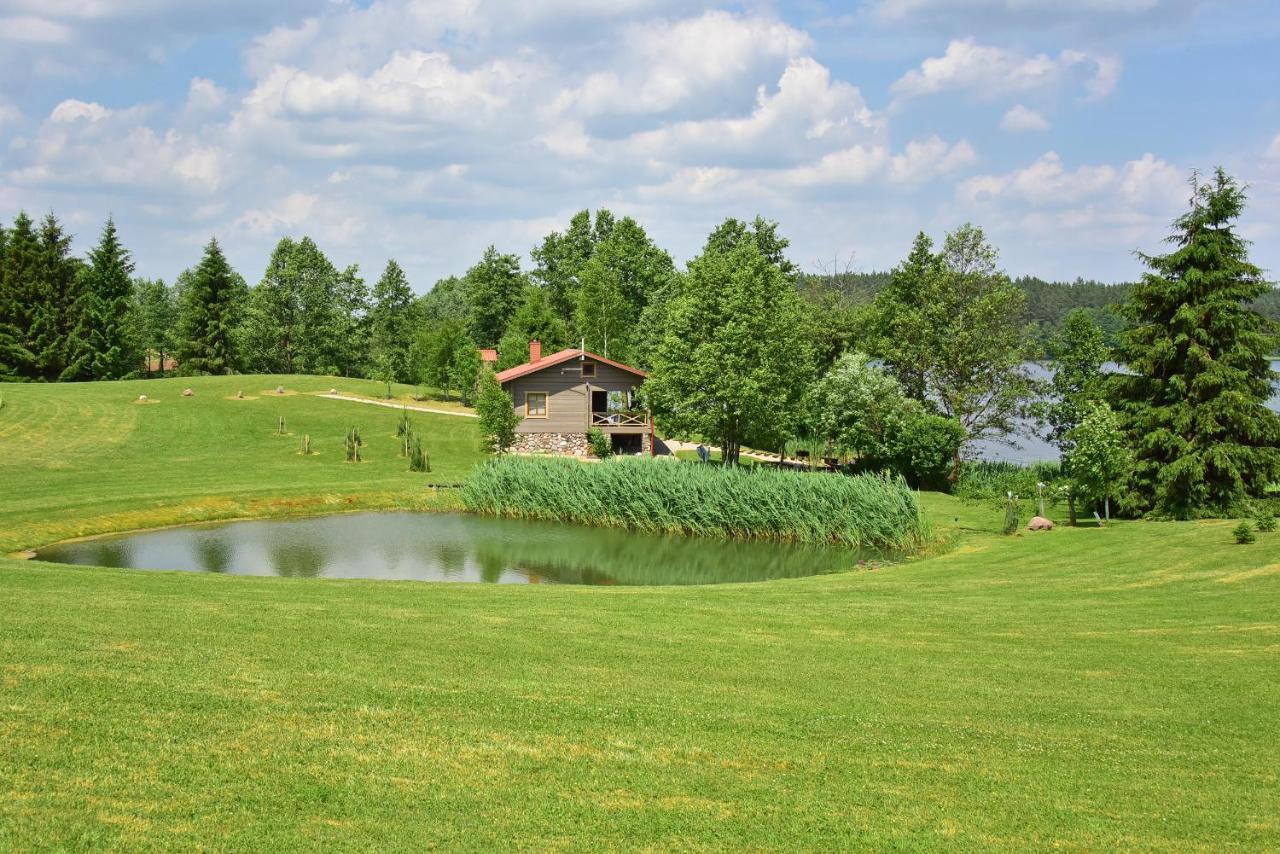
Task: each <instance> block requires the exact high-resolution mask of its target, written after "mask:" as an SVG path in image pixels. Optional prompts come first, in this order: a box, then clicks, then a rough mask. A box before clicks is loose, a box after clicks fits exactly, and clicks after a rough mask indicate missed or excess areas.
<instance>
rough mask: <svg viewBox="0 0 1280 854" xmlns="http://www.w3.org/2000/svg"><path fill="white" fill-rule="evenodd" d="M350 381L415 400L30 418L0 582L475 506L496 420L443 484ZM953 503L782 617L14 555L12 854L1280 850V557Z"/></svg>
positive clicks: (110, 409)
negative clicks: (240, 525)
mask: <svg viewBox="0 0 1280 854" xmlns="http://www.w3.org/2000/svg"><path fill="white" fill-rule="evenodd" d="M278 383H283V384H284V385H285V386H286V388H288V389H290V390H293V391H297V392H299V393H298V394H294V395H290V396H286V397H283V398H273V397H270V396H262V395H261V391H262V390H264V389H273V388H274V387H275V386H276V385H277V384H278ZM186 385H190V386H191V387H192V388H194V389H195V391H196V396H195V397H194V398H190V399H183V398H181V397H180V395H179V392H180V391H181V389H182V388H183V387H184V386H186ZM332 386H336V387H337V388H338V389H339V390H340V391H350V392H354V393H360V394H366V395H377V394H378V393H379V390H378V388H377V387H376V386H377V384H376V383H366V382H362V381H348V380H334V379H331V378H302V377H286V378H274V377H270V378H264V377H251V378H243V377H241V378H230V379H199V380H174V381H168V380H166V381H155V382H150V383H115V384H101V385H67V386H30V387H22V386H0V395H3V399H4V402H5V406H4V408H3V409H0V551H12V550H16V549H21V548H26V547H29V546H32V545H37V544H39V543H42V542H47V541H49V540H51V539H56V538H58V537H65V536H73V535H75V534H77V533H83V532H87V531H89V530H101V529H105V528H114V529H119V528H124V527H138V526H140V525H144V524H163V523H170V522H176V521H182V520H186V519H196V518H217V517H220V516H230V515H244V514H249V513H253V514H266V515H271V514H276V513H288V512H310V511H314V510H316V509H330V508H332V509H344V508H347V507H356V506H359V507H364V506H410V507H416V506H422V507H429V506H434V505H437V504H447V503H448V502H449V500H450V499H449V498H448V491H447V490H446V491H441V493H440V495H438V496H435V495H432V494H431V493H430V491H429V490H426V489H424V486H423V484H424V483H425V482H426V481H427V480H431V479H437V480H445V479H448V480H453V479H458V478H461V477H463V476H465V474H466V472H467V471H468V470H469V469H470V467H471V466H472V465H474V463H475V462H476V460H477V459H478V455H477V453H476V452H475V450H474V448H475V446H476V442H475V430H476V426H475V423H474V420H473V419H466V418H457V417H453V416H444V415H440V416H428V415H420V416H415V418H414V420H415V423H417V424H419V425H420V429H421V430H422V432H423V433H424V435H425V436H426V437H427V445H428V449H429V450H430V452H431V454H432V461H433V463H434V465H435V472H433V473H432V474H430V475H410V474H408V473H406V472H404V471H403V469H404V468H405V466H404V465H403V461H401V460H399V459H397V458H396V457H395V449H396V443H395V439H394V437H393V432H394V425H395V421H396V419H397V418H398V413H397V412H396V411H394V410H391V409H384V408H382V407H370V406H363V405H361V404H357V403H344V402H340V401H330V400H322V399H317V398H315V397H313V396H309V395H307V394H305V393H303V392H306V391H318V390H327V389H328V388H330V387H332ZM240 388H243V390H244V391H245V394H246V395H251V394H252V395H254V396H258V399H257V400H253V401H232V400H227V399H225V398H227V397H228V396H234V395H235V392H236V390H237V389H240ZM401 391H404V390H401ZM143 392H145V393H146V394H148V395H149V396H151V397H153V398H155V399H158V400H159V401H160V402H159V403H156V404H147V405H143V404H137V403H134V402H132V401H133V400H134V399H135V398H136V397H137V396H138V394H140V393H143ZM278 415H284V416H285V417H286V419H287V423H288V427H289V429H290V430H291V431H292V432H294V433H295V434H301V433H303V432H308V433H310V435H311V436H312V439H313V442H314V444H315V446H316V449H317V450H318V451H319V453H318V454H317V455H316V456H315V457H309V458H304V457H301V456H298V455H296V451H297V444H298V436H297V435H295V436H294V437H291V438H280V439H277V438H275V437H274V436H273V435H272V434H273V432H274V430H275V423H276V417H277V416H278ZM352 423H354V424H358V425H359V426H360V427H361V430H362V432H363V433H364V435H365V437H366V440H367V441H368V443H369V444H368V446H367V449H366V451H367V457H368V458H369V462H367V463H364V464H361V465H358V466H357V465H348V464H345V463H342V462H341V437H342V434H343V431H344V430H345V428H346V426H348V425H349V424H352ZM923 501H924V504H925V506H926V507H927V508H928V510H929V512H930V514H931V518H932V519H933V521H934V524H935V526H936V527H937V528H939V529H940V530H941V531H943V532H944V533H946V534H948V535H949V536H950V537H952V545H951V547H950V548H949V549H947V550H945V551H943V552H942V553H940V554H939V555H937V556H934V557H930V558H927V559H922V560H917V561H913V562H910V563H907V564H903V565H899V566H896V567H890V568H886V569H881V570H876V571H870V572H856V573H849V574H843V575H827V576H818V577H814V578H809V579H803V580H793V581H779V582H769V583H763V584H754V585H725V586H712V587H693V588H603V587H559V588H557V587H553V586H528V587H514V586H497V585H493V586H489V585H455V584H428V583H399V582H367V581H334V580H323V579H312V580H307V579H284V578H249V577H231V576H218V575H193V574H185V573H154V572H134V571H124V570H103V569H92V568H82V567H63V566H51V565H42V564H37V563H31V562H26V561H20V560H15V559H7V558H0V848H7V849H15V850H29V849H33V848H60V849H67V848H76V849H78V848H108V847H110V848H121V849H139V848H162V847H163V848H175V847H179V846H181V847H204V848H217V849H229V850H272V849H283V848H290V849H292V848H299V847H302V848H320V847H343V848H357V847H358V848H413V849H420V848H424V847H427V846H432V845H435V846H449V847H462V848H475V849H483V848H493V847H499V846H500V847H504V848H507V847H515V846H516V845H517V844H518V845H521V846H523V847H532V848H540V849H541V848H572V849H599V848H622V847H626V848H634V847H646V846H647V847H654V848H664V849H665V848H727V849H735V850H736V849H743V848H773V849H806V848H807V849H818V848H820V849H849V848H857V847H864V848H865V847H881V848H887V847H897V848H910V849H917V848H944V847H953V846H957V845H958V846H960V847H962V848H998V849H1026V848H1028V847H1036V848H1040V847H1050V846H1061V847H1065V848H1088V849H1094V850H1109V849H1115V848H1140V849H1158V850H1186V849H1194V848H1201V849H1221V848H1230V847H1236V848H1241V849H1248V850H1262V849H1275V848H1277V847H1280V819H1278V818H1277V816H1278V815H1280V779H1278V777H1277V769H1278V768H1280V738H1277V735H1276V732H1277V722H1276V720H1277V719H1276V709H1277V708H1278V707H1280V533H1277V534H1270V535H1267V534H1264V535H1261V536H1260V538H1259V541H1258V542H1257V543H1256V544H1255V545H1251V546H1236V545H1233V544H1232V538H1231V533H1230V531H1231V528H1232V527H1233V523H1231V522H1226V521H1223V522H1200V523H1161V524H1144V523H1125V524H1116V525H1114V526H1112V527H1109V528H1106V529H1075V530H1068V529H1059V530H1057V531H1054V532H1052V533H1049V534H1042V535H1029V534H1024V535H1019V536H1014V537H1001V536H999V535H997V534H996V533H995V529H996V527H997V526H998V525H999V523H1000V521H1001V517H1000V514H999V512H998V511H996V510H994V509H993V508H991V507H990V506H983V505H973V504H965V503H962V502H958V501H955V500H953V499H950V498H947V497H944V496H938V495H929V494H926V495H925V496H923Z"/></svg>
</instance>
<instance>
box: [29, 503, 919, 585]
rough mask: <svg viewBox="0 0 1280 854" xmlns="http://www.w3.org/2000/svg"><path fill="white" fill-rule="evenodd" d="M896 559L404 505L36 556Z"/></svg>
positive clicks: (772, 576)
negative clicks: (425, 508)
mask: <svg viewBox="0 0 1280 854" xmlns="http://www.w3.org/2000/svg"><path fill="white" fill-rule="evenodd" d="M902 557H903V556H902V555H898V554H892V553H887V552H882V551H878V550H874V549H866V548H862V549H858V548H850V547H847V546H840V545H834V544H832V545H822V546H818V545H812V544H801V543H780V542H765V541H760V540H740V541H726V540H722V539H720V538H715V537H700V536H689V535H678V534H663V533H655V532H644V531H636V530H626V529H619V528H602V527H598V526H591V525H581V524H576V523H573V522H555V521H547V520H520V519H506V518H499V517H493V516H488V515H484V514H475V513H469V512H466V511H457V510H452V511H450V512H441V511H440V510H421V509H404V508H393V509H375V510H368V509H358V510H353V511H345V510H344V511H339V512H334V513H324V514H314V515H310V516H287V517H277V518H274V519H220V520H209V521H204V522H193V523H189V524H181V525H172V526H164V527H158V528H152V529H148V530H142V531H134V532H129V531H116V532H111V533H104V534H96V535H92V536H85V537H77V538H72V539H68V540H65V541H61V542H56V543H53V544H51V545H48V546H45V547H41V548H39V549H37V550H36V554H35V559H36V560H37V561H40V562H41V563H43V564H49V565H52V564H63V565H68V564H70V565H80V566H93V567H105V568H115V569H130V570H139V571H186V572H197V573H216V574H228V575H240V576H256V577H264V576H265V577H270V576H280V577H291V578H315V579H354V580H383V581H420V582H458V581H461V582H490V583H492V582H496V583H517V584H520V583H528V584H539V583H549V584H569V585H605V586H628V587H630V586H685V585H705V584H723V583H742V582H761V581H769V580H778V579H784V578H801V577H807V576H813V575H825V574H831V573H840V572H848V571H856V570H866V569H877V568H880V567H882V566H885V565H888V564H892V563H897V562H899V561H900V560H901V559H902Z"/></svg>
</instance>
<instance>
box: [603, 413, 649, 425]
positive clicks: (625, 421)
mask: <svg viewBox="0 0 1280 854" xmlns="http://www.w3.org/2000/svg"><path fill="white" fill-rule="evenodd" d="M591 426H592V427H648V426H649V413H647V412H593V413H591Z"/></svg>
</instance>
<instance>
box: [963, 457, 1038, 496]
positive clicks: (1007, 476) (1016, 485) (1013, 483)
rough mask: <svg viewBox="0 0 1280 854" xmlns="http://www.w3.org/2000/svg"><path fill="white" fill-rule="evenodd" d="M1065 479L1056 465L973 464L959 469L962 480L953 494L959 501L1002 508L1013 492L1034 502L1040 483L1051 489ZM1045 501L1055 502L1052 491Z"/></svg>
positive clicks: (974, 462)
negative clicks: (991, 503)
mask: <svg viewBox="0 0 1280 854" xmlns="http://www.w3.org/2000/svg"><path fill="white" fill-rule="evenodd" d="M1062 479H1063V473H1062V466H1060V465H1059V464H1058V463H1055V462H1042V463H1031V464H1029V465H1020V464H1018V463H1009V462H991V461H988V460H974V461H970V462H966V463H965V464H964V466H963V467H962V468H961V469H960V478H959V479H958V480H957V481H956V484H955V487H954V488H953V490H952V492H953V493H954V494H955V495H956V496H957V497H959V498H967V499H970V500H983V499H996V500H997V501H999V502H1000V504H1001V505H1003V504H1004V502H1005V497H1006V496H1007V495H1008V494H1009V493H1010V492H1012V493H1013V494H1014V495H1016V496H1018V497H1019V498H1034V497H1036V484H1037V483H1043V484H1046V485H1051V484H1055V482H1057V481H1060V480H1062ZM1045 498H1046V500H1050V501H1051V500H1052V493H1051V490H1049V489H1046V490H1045Z"/></svg>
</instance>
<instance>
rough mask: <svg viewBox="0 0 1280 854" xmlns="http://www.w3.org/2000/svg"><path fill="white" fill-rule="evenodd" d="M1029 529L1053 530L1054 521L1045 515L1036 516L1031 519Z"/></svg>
mask: <svg viewBox="0 0 1280 854" xmlns="http://www.w3.org/2000/svg"><path fill="white" fill-rule="evenodd" d="M1027 530H1028V531H1052V530H1053V523H1052V522H1050V521H1049V520H1048V519H1046V518H1044V517H1043V516H1036V517H1035V518H1033V519H1032V520H1031V522H1030V524H1028V525H1027Z"/></svg>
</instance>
